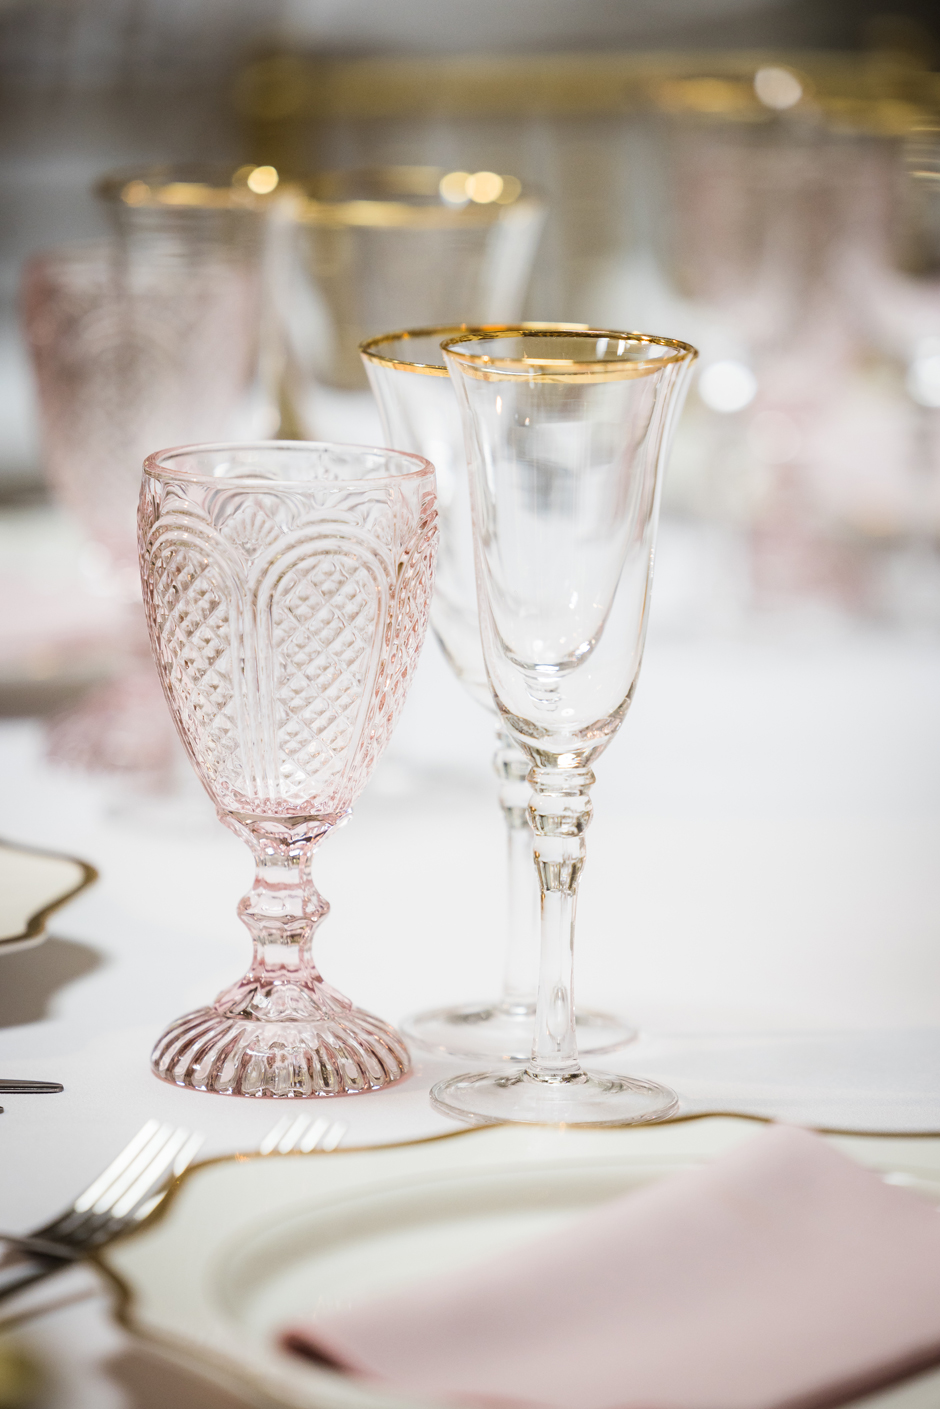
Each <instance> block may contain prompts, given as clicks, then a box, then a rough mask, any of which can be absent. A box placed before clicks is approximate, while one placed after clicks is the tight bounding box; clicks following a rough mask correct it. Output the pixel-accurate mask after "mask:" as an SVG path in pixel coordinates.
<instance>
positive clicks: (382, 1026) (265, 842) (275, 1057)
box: [139, 441, 437, 1097]
mask: <svg viewBox="0 0 940 1409" xmlns="http://www.w3.org/2000/svg"><path fill="white" fill-rule="evenodd" d="M435 497H436V496H435V485H434V469H433V466H432V465H431V464H430V463H429V462H428V461H427V460H424V459H422V458H421V457H420V456H418V455H407V454H403V453H400V452H398V451H394V450H373V449H367V448H363V447H359V446H349V445H326V444H314V443H305V442H290V441H268V442H263V443H258V444H253V445H209V446H189V447H184V448H182V449H178V450H167V451H163V452H161V453H158V454H155V455H151V456H150V457H149V458H148V459H147V460H146V461H145V464H144V479H143V485H142V488H141V496H140V511H139V535H140V564H141V581H142V584H143V595H144V607H145V611H146V614H147V622H148V626H149V629H150V639H151V644H152V646H153V653H154V657H155V659H156V662H157V669H158V671H159V674H160V678H161V681H162V683H163V689H164V692H165V694H166V697H167V701H168V703H169V706H170V710H171V712H172V714H173V718H174V721H175V723H176V727H177V729H178V731H179V734H180V737H181V739H182V741H183V744H184V746H185V748H186V750H187V752H188V754H189V757H190V759H191V760H192V764H193V767H194V768H195V769H196V772H197V774H198V775H199V778H200V780H201V781H202V784H203V786H204V787H205V788H206V791H207V792H208V793H209V795H210V797H211V798H212V800H213V801H214V802H215V804H216V807H217V809H218V813H219V817H220V819H221V821H222V822H224V823H225V825H226V826H227V827H229V828H230V829H231V830H232V831H233V832H235V833H236V835H238V836H240V837H241V838H242V839H243V840H244V841H245V842H246V843H247V844H248V846H250V848H251V850H252V852H253V854H254V858H255V864H256V868H257V870H256V876H255V882H254V885H253V886H252V888H251V890H250V891H249V893H248V894H247V895H246V896H245V898H244V899H243V900H242V901H241V903H240V905H239V907H238V913H239V915H240V917H241V919H242V921H243V922H244V924H245V925H246V926H247V928H248V931H249V933H250V934H251V937H252V940H253V941H254V955H253V958H252V963H251V967H250V968H249V970H248V972H247V974H246V975H245V976H244V978H242V979H240V980H239V981H238V982H237V983H236V984H234V985H233V986H232V987H231V988H228V989H226V990H225V991H224V992H222V993H221V994H220V995H219V996H218V998H217V999H216V1000H215V1002H214V1003H212V1004H210V1005H209V1006H208V1007H205V1008H200V1009H197V1011H196V1012H193V1013H187V1014H186V1015H185V1016H184V1017H182V1018H179V1019H177V1021H176V1022H174V1023H173V1024H171V1026H170V1027H169V1028H168V1029H167V1031H166V1032H165V1033H164V1034H163V1036H162V1037H161V1038H160V1040H159V1042H158V1043H157V1045H156V1047H155V1049H154V1052H153V1057H152V1063H153V1069H154V1071H155V1072H156V1074H157V1075H158V1076H160V1077H162V1078H163V1079H164V1080H165V1081H171V1082H173V1083H175V1084H176V1085H178V1086H188V1087H192V1088H195V1089H196V1090H199V1091H217V1092H221V1093H223V1094H226V1095H242V1096H288V1097H290V1096H334V1095H346V1094H351V1093H353V1092H358V1091H369V1090H376V1089H378V1088H379V1087H382V1086H387V1085H389V1084H390V1083H391V1082H393V1081H398V1080H399V1079H400V1078H401V1077H402V1076H404V1075H405V1074H406V1073H407V1072H408V1070H409V1067H410V1062H409V1058H408V1052H407V1049H406V1047H405V1044H404V1042H403V1041H402V1039H401V1037H400V1036H399V1035H398V1033H397V1032H396V1031H395V1030H394V1028H392V1027H390V1026H389V1025H388V1024H387V1023H385V1022H383V1021H382V1020H381V1019H379V1018H376V1017H373V1016H372V1014H370V1013H366V1012H363V1011H362V1009H360V1008H356V1007H354V1006H353V1004H352V1003H351V1002H350V1001H349V999H348V998H344V997H343V995H342V994H340V993H337V992H336V991H335V989H332V988H330V987H329V986H328V985H327V984H326V983H324V981H323V979H322V978H321V977H320V974H319V973H318V971H317V969H316V966H315V964H314V962H313V957H312V953H311V947H312V941H313V934H314V931H315V930H316V928H317V926H318V924H319V923H320V921H321V920H322V919H323V917H324V916H325V915H326V913H327V911H328V909H329V906H328V905H327V903H326V901H325V900H323V898H322V897H321V896H320V895H319V894H318V892H317V890H316V888H315V886H314V884H313V879H312V876H311V858H312V854H313V852H314V850H315V849H316V847H317V846H318V844H319V843H320V842H321V841H322V840H323V838H324V837H325V836H326V835H327V833H328V832H329V831H330V830H331V829H332V828H333V827H334V826H335V825H336V824H337V823H338V822H341V821H342V820H343V819H344V818H345V817H346V816H347V815H348V813H349V810H350V807H351V806H352V803H353V802H354V801H355V799H356V798H357V797H358V795H359V793H360V792H361V791H362V789H363V788H364V787H365V784H366V782H367V780H368V778H369V775H370V773H371V772H372V769H373V767H374V766H375V764H376V762H377V760H378V758H379V756H380V755H381V753H382V751H383V749H384V748H385V745H386V743H387V742H388V739H389V736H390V734H391V732H392V729H393V727H394V725H395V721H396V719H397V718H398V714H399V712H400V710H401V707H402V705H403V703H404V700H405V696H406V694H407V691H408V687H409V685H410V683H411V678H412V674H413V672H414V668H415V665H416V663H417V659H418V653H419V651H420V649H421V645H422V642H423V640H424V635H425V630H426V627H427V620H428V603H429V598H430V592H431V583H432V577H433V564H434V554H435V550H436V541H437V527H436V520H437V514H436V507H435Z"/></svg>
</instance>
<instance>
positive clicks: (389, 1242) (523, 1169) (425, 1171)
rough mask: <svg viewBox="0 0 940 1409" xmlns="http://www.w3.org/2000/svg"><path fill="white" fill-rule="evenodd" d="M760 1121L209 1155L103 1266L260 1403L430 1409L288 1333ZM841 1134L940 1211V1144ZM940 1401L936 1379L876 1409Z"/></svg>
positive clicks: (519, 1130) (187, 1351)
mask: <svg viewBox="0 0 940 1409" xmlns="http://www.w3.org/2000/svg"><path fill="white" fill-rule="evenodd" d="M755 1128H756V1127H755V1122H753V1121H748V1120H738V1119H728V1118H723V1117H710V1118H703V1119H698V1120H691V1121H687V1122H677V1123H673V1124H670V1125H662V1126H648V1127H633V1128H625V1127H620V1128H603V1129H593V1130H592V1129H589V1128H587V1127H568V1128H565V1127H549V1126H518V1125H500V1126H489V1127H485V1128H478V1129H473V1130H465V1131H458V1132H456V1133H455V1134H453V1135H444V1136H438V1137H436V1138H431V1139H426V1140H420V1141H412V1142H408V1143H405V1144H399V1145H384V1146H375V1147H371V1148H360V1149H355V1148H345V1149H340V1150H335V1151H331V1152H329V1153H322V1152H321V1153H313V1154H308V1155H304V1154H288V1155H281V1156H265V1157H258V1156H250V1155H236V1156H232V1157H229V1158H226V1159H219V1160H209V1161H206V1162H204V1163H203V1164H200V1165H195V1166H193V1167H191V1168H190V1169H189V1170H188V1171H187V1173H186V1174H185V1175H183V1177H182V1178H181V1179H180V1180H179V1181H178V1182H177V1184H176V1185H175V1186H174V1188H173V1189H172V1190H171V1193H170V1196H169V1197H168V1198H167V1199H166V1200H164V1203H163V1204H162V1205H161V1206H160V1209H158V1210H157V1212H156V1213H155V1214H154V1215H153V1216H152V1217H151V1218H150V1219H149V1220H148V1221H147V1223H146V1224H145V1225H144V1226H143V1227H142V1228H141V1229H140V1230H139V1231H137V1232H136V1233H134V1234H132V1235H131V1236H129V1237H127V1238H124V1239H122V1240H120V1241H118V1242H116V1243H114V1244H112V1245H111V1247H110V1248H108V1249H106V1250H105V1251H104V1252H102V1253H101V1254H100V1255H99V1263H100V1265H101V1266H102V1267H103V1269H104V1271H105V1272H106V1273H107V1274H108V1275H109V1277H110V1279H111V1280H112V1282H113V1283H114V1285H115V1288H116V1293H117V1299H116V1309H117V1315H118V1318H119V1319H120V1320H121V1321H122V1322H123V1323H124V1324H125V1325H127V1326H129V1327H130V1328H131V1329H132V1330H134V1331H136V1332H137V1333H139V1334H143V1335H145V1336H146V1337H148V1338H151V1339H153V1340H155V1341H157V1342H159V1343H160V1344H161V1345H162V1347H163V1349H164V1350H165V1351H166V1352H168V1353H169V1354H170V1355H171V1356H172V1357H174V1358H175V1359H177V1360H179V1361H180V1362H182V1363H183V1364H188V1365H190V1366H191V1367H192V1368H194V1369H197V1370H199V1371H201V1372H202V1373H203V1374H210V1375H211V1376H212V1377H213V1378H214V1379H216V1380H217V1381H218V1382H220V1383H223V1384H227V1385H229V1386H230V1387H231V1388H233V1389H235V1390H236V1391H238V1390H240V1391H241V1392H242V1394H243V1395H247V1396H248V1402H250V1403H255V1404H257V1403H267V1404H270V1403H274V1404H279V1405H288V1406H291V1409H415V1406H414V1405H413V1403H412V1401H411V1400H410V1399H407V1398H405V1397H403V1396H402V1395H400V1394H394V1393H392V1392H391V1391H386V1390H382V1389H380V1388H377V1387H376V1386H374V1385H367V1384H365V1383H364V1382H358V1381H356V1380H353V1379H349V1378H346V1377H345V1376H343V1375H341V1374H338V1373H334V1372H332V1371H330V1370H327V1369H326V1368H322V1369H321V1368H320V1367H318V1366H316V1365H313V1364H309V1363H307V1362H305V1361H303V1360H301V1359H299V1358H298V1357H295V1356H293V1355H291V1354H289V1353H288V1352H286V1351H283V1350H281V1349H280V1348H279V1346H278V1334H279V1331H280V1330H281V1329H282V1328H283V1327H284V1326H285V1325H287V1324H288V1323H290V1322H292V1321H296V1320H297V1319H298V1318H302V1317H305V1316H314V1315H317V1314H327V1313H329V1312H330V1311H332V1310H334V1309H338V1308H341V1307H343V1308H345V1307H351V1306H353V1305H355V1303H356V1302H357V1301H362V1300H366V1299H369V1298H371V1297H372V1296H375V1295H378V1294H381V1293H393V1292H394V1290H395V1289H396V1288H398V1287H401V1286H404V1285H405V1284H407V1283H408V1282H412V1281H415V1280H417V1279H420V1278H422V1277H427V1276H432V1275H434V1274H435V1273H439V1272H441V1271H443V1270H445V1269H450V1270H455V1269H458V1268H460V1267H463V1266H467V1267H469V1266H471V1265H472V1264H474V1263H477V1262H481V1261H483V1260H485V1259H486V1258H489V1257H491V1256H494V1255H495V1254H497V1253H499V1252H501V1251H503V1250H505V1249H508V1248H510V1247H512V1246H513V1245H515V1244H521V1243H523V1242H525V1241H527V1240H529V1239H532V1238H536V1237H539V1236H544V1235H548V1234H550V1233H551V1232H552V1231H553V1230H556V1229H558V1228H560V1227H561V1226H563V1224H564V1223H566V1222H567V1221H569V1220H571V1219H574V1218H577V1217H578V1215H579V1214H581V1213H584V1212H585V1211H587V1210H588V1209H590V1208H591V1207H593V1206H595V1205H596V1204H598V1203H600V1202H602V1201H603V1200H605V1199H610V1198H613V1197H615V1196H617V1195H619V1194H622V1193H624V1192H625V1191H627V1190H629V1189H634V1188H639V1187H641V1186H642V1185H644V1184H648V1183H649V1182H650V1181H652V1180H656V1179H660V1178H663V1177H664V1176H666V1175H668V1174H669V1173H672V1172H675V1171H677V1170H680V1169H683V1168H688V1167H689V1166H691V1165H695V1164H699V1163H702V1162H704V1161H706V1160H708V1159H710V1158H713V1157H714V1156H716V1155H718V1154H720V1153H721V1152H723V1151H724V1150H727V1149H730V1148H731V1147H732V1146H734V1145H735V1144H738V1143H740V1142H741V1141H743V1140H745V1139H747V1138H749V1137H751V1136H752V1135H753V1134H754V1132H755ZM828 1138H831V1139H832V1141H833V1143H834V1144H836V1145H837V1146H838V1147H839V1148H840V1149H843V1150H845V1151H847V1152H848V1153H850V1154H852V1155H853V1156H854V1157H855V1158H857V1159H859V1160H861V1161H862V1162H863V1163H866V1164H869V1165H872V1166H873V1167H875V1168H878V1169H881V1170H882V1171H883V1172H884V1173H885V1174H886V1176H887V1177H888V1178H889V1179H891V1180H892V1181H894V1182H899V1183H903V1184H906V1185H908V1186H909V1187H913V1188H915V1189H918V1190H919V1191H920V1192H921V1193H922V1194H924V1195H925V1196H926V1197H928V1198H929V1199H931V1200H933V1201H935V1202H937V1203H938V1204H940V1138H932V1139H931V1138H926V1137H920V1138H916V1137H914V1138H898V1137H894V1138H889V1137H872V1136H864V1137H863V1136H838V1137H828ZM938 1402H940V1372H936V1371H934V1372H931V1373H930V1374H927V1375H922V1376H920V1377H918V1379H917V1380H908V1381H906V1382H905V1383H904V1384H903V1385H899V1386H896V1387H894V1388H893V1389H891V1390H888V1391H884V1392H882V1393H880V1394H877V1395H874V1396H868V1397H867V1398H866V1399H865V1400H864V1405H865V1409H936V1405H937V1404H938ZM859 1405H861V1401H859ZM424 1409H432V1406H429V1405H425V1406H424Z"/></svg>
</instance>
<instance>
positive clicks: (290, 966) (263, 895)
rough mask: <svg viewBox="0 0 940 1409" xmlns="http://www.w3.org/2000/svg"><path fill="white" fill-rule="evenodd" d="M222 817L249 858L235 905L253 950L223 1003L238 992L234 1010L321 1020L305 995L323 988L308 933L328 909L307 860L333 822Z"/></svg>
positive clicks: (268, 1016)
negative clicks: (247, 884) (250, 866)
mask: <svg viewBox="0 0 940 1409" xmlns="http://www.w3.org/2000/svg"><path fill="white" fill-rule="evenodd" d="M221 816H222V820H223V821H224V822H225V824H226V826H228V827H229V828H231V830H232V831H233V832H235V834H236V835H237V836H240V837H241V838H242V840H243V841H245V842H246V843H247V844H248V846H249V847H250V848H251V851H252V855H253V856H254V859H255V879H254V883H253V885H252V887H251V890H250V891H249V892H248V894H247V895H246V896H244V897H243V898H242V900H241V901H239V905H238V915H239V918H240V919H241V921H242V923H243V924H244V925H245V927H246V928H247V930H248V932H249V934H250V935H251V938H252V941H253V945H254V948H253V953H252V961H251V966H250V968H249V970H248V972H247V973H246V974H245V976H244V978H242V979H240V980H239V982H238V984H236V985H235V986H234V988H233V989H230V990H228V992H227V994H225V995H223V998H222V1000H221V1001H223V1002H224V1001H225V1000H226V999H227V998H228V996H229V995H231V996H233V997H234V996H235V995H236V994H237V995H238V999H239V1000H240V1001H239V1011H240V1012H242V1013H244V1014H245V1015H246V1016H247V1015H249V1014H250V1015H251V1016H253V1017H259V1018H266V1019H269V1020H276V1019H279V1018H302V1017H312V1016H322V1013H320V1012H314V1011H313V1009H314V1007H316V1006H317V1003H316V999H315V998H314V996H313V994H312V993H311V991H310V986H311V985H316V986H317V987H322V986H323V980H322V979H321V977H320V974H319V973H318V971H317V968H316V965H315V964H314V962H313V936H314V933H315V931H316V929H317V926H318V925H319V924H320V921H321V920H322V919H323V918H324V917H325V916H326V915H327V914H329V909H330V907H329V903H328V902H327V901H326V900H324V899H323V897H322V895H320V893H319V891H318V890H317V888H316V886H315V885H314V883H313V875H312V871H311V862H312V857H313V853H314V851H315V850H316V848H317V846H318V845H319V843H320V842H321V841H322V840H323V838H324V837H325V836H326V835H327V833H328V832H329V831H330V829H331V827H332V826H333V825H334V821H335V819H330V820H325V819H323V818H319V817H312V818H306V817H304V818H285V819H284V820H283V821H281V820H274V819H270V818H264V819H251V820H249V819H246V818H241V817H237V816H233V815H232V814H231V813H228V814H226V813H223V814H221ZM337 996H338V995H337ZM342 1001H343V1002H344V1003H345V1001H346V1000H342ZM349 1006H351V1005H349Z"/></svg>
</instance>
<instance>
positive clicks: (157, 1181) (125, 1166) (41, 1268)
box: [0, 1115, 349, 1301]
mask: <svg viewBox="0 0 940 1409" xmlns="http://www.w3.org/2000/svg"><path fill="white" fill-rule="evenodd" d="M348 1128H349V1127H348V1126H347V1125H346V1124H345V1122H343V1121H341V1120H336V1121H329V1120H327V1119H326V1118H325V1117H322V1116H321V1117H319V1118H318V1119H314V1118H313V1117H312V1116H304V1115H300V1116H297V1117H296V1118H295V1119H293V1120H292V1119H291V1118H290V1116H283V1117H282V1118H281V1119H280V1120H279V1121H278V1122H277V1124H276V1125H274V1126H273V1127H272V1128H271V1130H269V1131H268V1133H267V1135H265V1137H264V1139H263V1140H262V1141H261V1144H260V1145H259V1146H258V1153H259V1154H262V1155H271V1154H289V1153H290V1152H291V1151H292V1150H298V1151H302V1152H303V1153H305V1154H309V1153H310V1152H311V1151H313V1150H335V1149H336V1147H337V1146H338V1145H339V1144H340V1142H341V1141H342V1139H343V1137H344V1136H345V1134H346V1131H347V1130H348ZM202 1141H203V1137H202V1136H201V1135H191V1134H190V1133H189V1132H188V1131H186V1130H181V1129H178V1130H174V1129H173V1127H172V1126H169V1125H161V1124H160V1123H159V1122H158V1121H156V1120H148V1122H147V1124H146V1125H145V1126H143V1127H142V1129H140V1130H138V1132H137V1134H136V1135H135V1136H134V1138H133V1140H131V1141H130V1142H129V1143H128V1144H127V1145H125V1147H124V1149H123V1150H122V1151H121V1153H120V1154H119V1155H118V1156H117V1158H116V1159H115V1160H112V1162H111V1164H109V1165H108V1167H107V1169H105V1170H104V1171H103V1172H102V1173H101V1174H99V1176H98V1178H97V1179H95V1180H94V1181H93V1182H92V1183H91V1184H89V1186H88V1188H87V1189H86V1190H85V1191H84V1193H82V1194H79V1196H78V1198H77V1199H76V1200H75V1202H74V1203H73V1204H72V1205H71V1206H70V1207H69V1208H67V1209H65V1211H64V1212H63V1213H60V1214H59V1216H58V1218H54V1219H53V1220H52V1222H51V1223H44V1224H43V1225H42V1227H40V1228H36V1229H34V1230H33V1232H32V1233H29V1234H27V1235H26V1236H16V1235H14V1234H12V1233H0V1241H2V1242H5V1243H8V1244H9V1245H10V1246H11V1247H13V1248H16V1249H17V1250H18V1251H20V1252H23V1253H28V1254H29V1255H30V1256H29V1260H28V1261H27V1262H25V1263H24V1262H23V1261H19V1262H16V1263H13V1264H12V1265H9V1266H6V1267H0V1301H3V1300H4V1299H5V1298H6V1297H8V1296H12V1295H13V1293H14V1292H17V1291H19V1290H20V1289H21V1288H23V1287H26V1286H29V1285H31V1284H32V1283H33V1282H38V1281H41V1280H42V1279H43V1278H44V1277H49V1276H52V1274H53V1273H55V1272H59V1271H61V1269H62V1268H63V1267H67V1266H68V1265H69V1263H71V1262H80V1261H81V1259H82V1258H83V1257H86V1256H87V1255H88V1253H90V1252H92V1251H94V1249H95V1248H99V1247H102V1246H103V1245H104V1244H105V1243H109V1242H110V1241H111V1240H112V1238H116V1237H117V1236H118V1234H119V1233H123V1232H124V1231H125V1230H126V1229H128V1228H132V1227H133V1226H134V1225H135V1224H137V1223H140V1222H141V1221H142V1220H143V1219H144V1218H146V1217H147V1215H148V1214H149V1213H151V1212H152V1211H153V1210H154V1209H155V1208H156V1206H157V1204H158V1203H160V1201H161V1200H162V1199H163V1197H164V1195H165V1194H166V1191H167V1187H168V1186H169V1183H170V1181H171V1179H174V1178H176V1177H177V1176H178V1175H180V1174H182V1172H183V1170H184V1169H186V1168H187V1166H188V1165H189V1164H190V1163H191V1162H192V1160H193V1158H194V1157H195V1155H196V1152H197V1151H198V1149H199V1147H200V1145H201V1144H202Z"/></svg>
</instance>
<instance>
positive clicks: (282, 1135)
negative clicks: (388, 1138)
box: [258, 1115, 349, 1155]
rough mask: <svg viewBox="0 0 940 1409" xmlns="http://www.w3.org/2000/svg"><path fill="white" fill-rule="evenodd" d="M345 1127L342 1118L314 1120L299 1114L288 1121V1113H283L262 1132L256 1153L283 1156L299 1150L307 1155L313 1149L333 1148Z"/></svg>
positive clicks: (327, 1149) (337, 1143)
mask: <svg viewBox="0 0 940 1409" xmlns="http://www.w3.org/2000/svg"><path fill="white" fill-rule="evenodd" d="M348 1129H349V1126H348V1125H347V1124H346V1123H345V1121H342V1120H334V1121H329V1120H327V1119H326V1117H325V1116H320V1117H319V1118H317V1119H314V1118H313V1117H312V1116H306V1115H299V1116H297V1117H296V1118H295V1119H294V1120H291V1118H290V1116H289V1115H285V1116H282V1117H281V1119H280V1120H279V1121H278V1122H277V1124H276V1125H275V1126H273V1127H272V1129H271V1130H269V1131H268V1133H267V1135H265V1137H264V1139H263V1140H262V1141H261V1144H260V1145H259V1146H258V1152H259V1154H262V1155H273V1154H278V1155H287V1154H290V1152H291V1150H299V1151H301V1152H302V1153H303V1154H305V1155H308V1154H310V1153H311V1152H312V1151H313V1150H325V1151H329V1150H335V1149H336V1147H337V1146H338V1145H339V1144H340V1142H341V1141H342V1139H343V1137H344V1136H345V1134H346V1131H347V1130H348Z"/></svg>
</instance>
